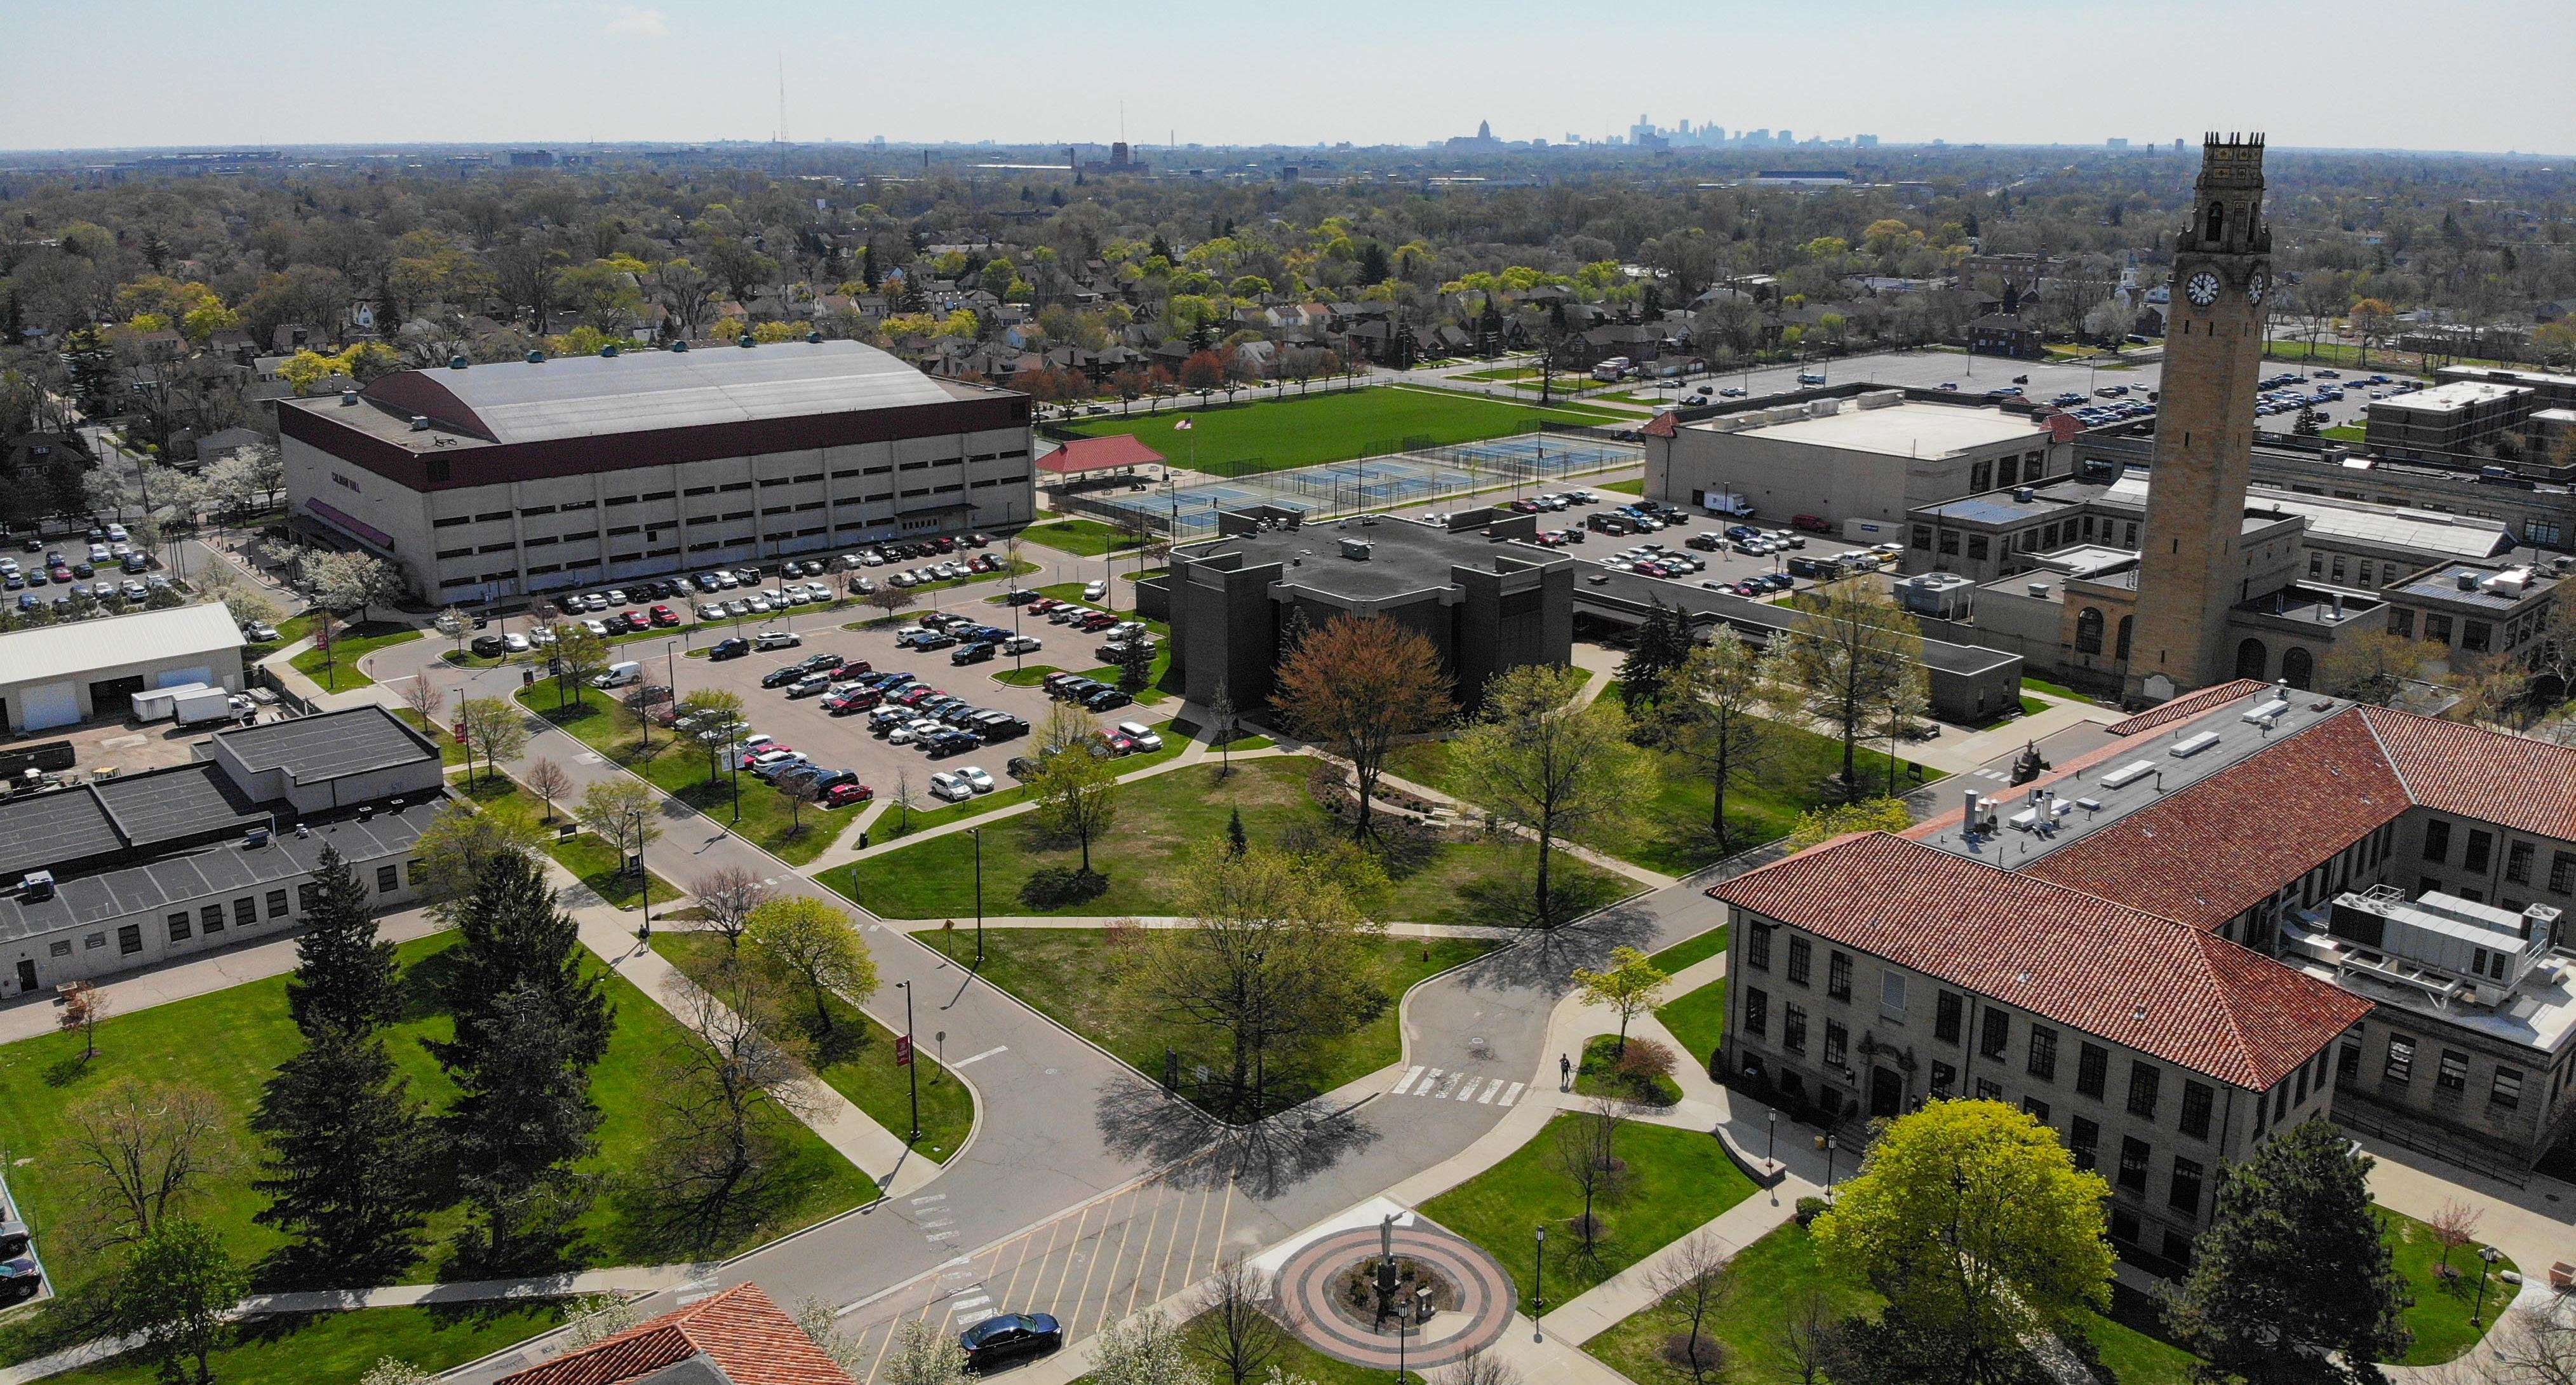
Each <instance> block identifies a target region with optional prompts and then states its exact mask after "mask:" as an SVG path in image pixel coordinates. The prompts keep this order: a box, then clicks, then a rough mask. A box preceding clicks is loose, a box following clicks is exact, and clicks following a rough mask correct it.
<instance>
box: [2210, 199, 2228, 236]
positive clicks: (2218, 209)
mask: <svg viewBox="0 0 2576 1385" xmlns="http://www.w3.org/2000/svg"><path fill="white" fill-rule="evenodd" d="M2208 239H2210V240H2225V239H2227V204H2226V203H2224V202H2212V203H2210V204H2209V236H2208Z"/></svg>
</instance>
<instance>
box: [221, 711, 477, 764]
mask: <svg viewBox="0 0 2576 1385" xmlns="http://www.w3.org/2000/svg"><path fill="white" fill-rule="evenodd" d="M215 739H216V740H218V741H221V742H222V743H223V744H224V745H225V746H226V747H227V748H229V749H230V750H231V751H232V752H233V754H234V755H236V756H238V757H239V758H240V760H241V762H242V767H243V768H245V769H249V770H253V771H258V770H266V769H283V770H285V771H286V774H287V777H288V778H290V779H293V780H294V781H295V782H296V783H299V784H312V783H319V782H321V781H323V780H326V779H346V778H348V777H349V776H350V775H353V774H364V773H366V772H368V771H369V770H378V769H390V768H392V767H393V766H395V765H408V764H414V763H417V762H418V761H421V760H434V759H437V758H438V755H439V752H438V748H437V746H436V745H435V744H425V742H426V739H427V738H426V737H424V736H422V735H421V733H420V732H418V731H414V730H413V729H411V728H410V727H409V726H406V725H404V724H403V723H402V722H401V721H400V720H399V719H397V718H396V717H395V716H394V714H393V713H392V712H390V711H388V710H386V709H385V708H383V707H379V706H376V705H374V704H372V703H369V704H367V705H364V706H358V707H348V708H344V709H342V710H340V711H336V712H324V713H322V714H321V715H320V716H310V717H290V718H288V719H287V720H285V721H266V722H261V723H260V724H259V725H257V726H243V727H237V728H235V729H233V730H229V731H218V732H216V733H215Z"/></svg>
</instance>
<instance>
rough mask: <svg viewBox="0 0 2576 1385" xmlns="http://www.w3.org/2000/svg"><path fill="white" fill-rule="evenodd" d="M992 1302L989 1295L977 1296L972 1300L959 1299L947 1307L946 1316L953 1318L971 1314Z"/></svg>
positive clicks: (991, 1297)
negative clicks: (961, 1314) (967, 1313)
mask: <svg viewBox="0 0 2576 1385" xmlns="http://www.w3.org/2000/svg"><path fill="white" fill-rule="evenodd" d="M992 1301H993V1296H992V1295H991V1294H977V1295H976V1296H975V1297H973V1298H961V1299H959V1300H957V1301H956V1302H954V1303H952V1304H949V1305H948V1316H950V1317H952V1318H953V1317H956V1316H957V1315H958V1314H960V1313H966V1312H972V1311H973V1310H975V1309H978V1308H981V1307H983V1306H984V1305H986V1304H988V1303H991V1302H992Z"/></svg>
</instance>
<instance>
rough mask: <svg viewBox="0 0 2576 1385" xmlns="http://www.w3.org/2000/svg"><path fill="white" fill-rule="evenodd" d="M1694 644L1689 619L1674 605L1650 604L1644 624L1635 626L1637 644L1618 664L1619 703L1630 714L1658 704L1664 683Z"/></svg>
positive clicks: (1680, 664) (1688, 654) (1659, 602)
mask: <svg viewBox="0 0 2576 1385" xmlns="http://www.w3.org/2000/svg"><path fill="white" fill-rule="evenodd" d="M1694 643H1696V641H1694V640H1693V639H1692V638H1691V629H1690V617H1689V616H1687V615H1685V614H1683V612H1682V609H1681V608H1680V607H1678V606H1667V605H1665V604H1664V603H1662V602H1661V601H1658V602H1656V603H1654V606H1653V608H1652V609H1650V610H1649V611H1647V612H1646V620H1645V623H1644V624H1642V625H1640V626H1638V627H1637V641H1636V643H1635V644H1633V645H1630V646H1629V648H1628V657H1627V659H1626V660H1625V661H1623V662H1622V663H1621V664H1620V665H1619V700H1620V701H1621V702H1624V703H1626V704H1627V707H1628V710H1629V711H1630V712H1635V711H1636V710H1637V709H1638V708H1639V707H1641V706H1651V705H1653V704H1654V703H1657V702H1660V701H1662V700H1663V696H1664V681H1665V680H1666V679H1668V678H1670V677H1671V676H1672V673H1673V670H1675V669H1677V668H1680V667H1681V666H1682V661H1683V660H1685V659H1688V658H1689V657H1690V652H1691V646H1692V645H1693V644H1694Z"/></svg>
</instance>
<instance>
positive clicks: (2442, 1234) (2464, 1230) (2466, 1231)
mask: <svg viewBox="0 0 2576 1385" xmlns="http://www.w3.org/2000/svg"><path fill="white" fill-rule="evenodd" d="M2483 1216H2484V1214H2483V1213H2481V1212H2480V1211H2479V1210H2478V1209H2477V1208H2475V1207H2472V1206H2470V1205H2469V1204H2467V1203H2465V1202H2462V1201H2460V1200H2459V1199H2458V1198H2452V1199H2450V1200H2449V1201H2447V1202H2444V1203H2443V1204H2442V1206H2441V1208H2440V1209H2439V1210H2437V1211H2436V1212H2434V1213H2433V1216H2432V1219H2431V1220H2430V1221H2428V1222H2426V1223H2425V1224H2426V1225H2428V1226H2430V1227H2432V1228H2433V1242H2434V1244H2436V1245H2438V1246H2440V1247H2441V1248H2442V1259H2441V1266H2442V1268H2441V1271H2440V1273H2441V1275H2442V1277H2443V1278H2444V1279H2448V1278H2450V1277H2451V1252H2452V1251H2455V1250H2458V1249H2459V1248H2461V1247H2462V1246H2465V1245H2467V1244H2469V1243H2470V1242H2472V1241H2474V1240H2476V1239H2477V1236H2478V1222H2479V1221H2480V1220H2481V1219H2482V1218H2483Z"/></svg>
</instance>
